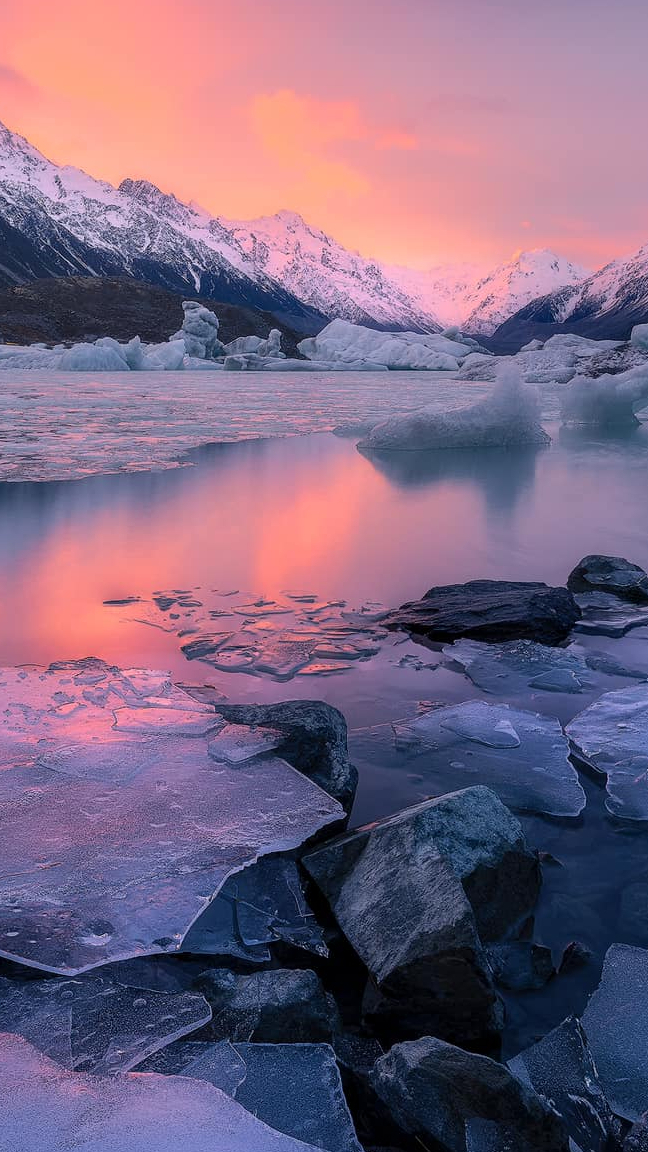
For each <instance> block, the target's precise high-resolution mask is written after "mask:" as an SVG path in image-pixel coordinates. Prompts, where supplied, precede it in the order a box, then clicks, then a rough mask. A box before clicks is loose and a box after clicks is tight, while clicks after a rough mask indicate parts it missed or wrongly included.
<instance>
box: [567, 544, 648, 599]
mask: <svg viewBox="0 0 648 1152" xmlns="http://www.w3.org/2000/svg"><path fill="white" fill-rule="evenodd" d="M567 587H568V588H569V589H570V590H571V591H572V592H610V593H612V594H613V595H615V596H618V597H619V598H620V599H621V600H630V601H631V602H633V603H635V604H647V603H648V574H647V573H646V572H644V570H643V568H640V567H639V565H638V564H632V563H631V562H630V561H629V560H624V559H623V557H622V556H585V557H584V558H583V559H582V560H579V562H578V564H577V565H576V567H575V568H574V569H573V570H572V571H571V572H570V573H569V576H568V578H567Z"/></svg>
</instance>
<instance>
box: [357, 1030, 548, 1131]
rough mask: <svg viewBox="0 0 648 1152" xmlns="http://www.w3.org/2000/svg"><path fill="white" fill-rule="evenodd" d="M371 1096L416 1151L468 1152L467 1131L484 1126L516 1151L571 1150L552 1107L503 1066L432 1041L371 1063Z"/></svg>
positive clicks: (404, 1047)
mask: <svg viewBox="0 0 648 1152" xmlns="http://www.w3.org/2000/svg"><path fill="white" fill-rule="evenodd" d="M371 1083H372V1086H373V1088H374V1091H375V1092H376V1094H377V1095H378V1097H379V1098H380V1100H381V1101H382V1102H383V1103H384V1104H385V1105H386V1106H387V1107H388V1108H389V1110H390V1113H391V1115H392V1117H393V1119H394V1121H395V1122H396V1123H397V1125H398V1127H399V1128H400V1129H401V1130H402V1132H403V1133H404V1134H405V1135H406V1136H410V1137H413V1138H414V1139H415V1140H418V1141H419V1142H420V1144H421V1147H424V1148H429V1147H430V1146H431V1147H434V1148H435V1149H439V1150H443V1152H467V1149H468V1148H469V1147H471V1148H474V1147H478V1146H479V1145H478V1144H476V1143H475V1142H474V1141H472V1140H471V1142H470V1144H469V1143H468V1141H467V1132H470V1131H471V1130H472V1132H475V1131H477V1130H479V1129H480V1128H482V1127H483V1126H486V1128H487V1130H488V1129H491V1130H492V1129H495V1130H496V1131H497V1132H501V1133H502V1136H504V1135H505V1136H506V1137H507V1138H508V1139H509V1140H510V1141H511V1142H510V1143H507V1144H499V1145H495V1144H493V1145H492V1147H501V1148H504V1147H511V1148H515V1149H519V1152H522V1150H524V1152H568V1149H569V1139H568V1136H567V1133H566V1131H565V1129H564V1126H563V1123H562V1121H561V1119H560V1117H559V1116H558V1114H557V1113H556V1112H554V1110H553V1109H552V1108H551V1106H550V1105H549V1104H548V1103H547V1102H546V1101H544V1100H542V1099H541V1098H540V1096H538V1095H537V1094H536V1092H534V1091H533V1089H532V1088H530V1087H528V1086H527V1085H525V1084H522V1083H521V1082H520V1081H519V1080H517V1079H516V1078H515V1077H514V1076H513V1075H512V1074H511V1073H510V1072H509V1070H508V1068H506V1067H505V1065H503V1064H498V1063H497V1062H496V1061H495V1060H490V1059H488V1057H486V1056H476V1055H474V1054H473V1053H470V1052H464V1051H463V1050H462V1049H461V1048H456V1047H454V1045H452V1044H446V1043H444V1041H443V1040H439V1039H436V1038H433V1037H429V1036H426V1037H423V1039H421V1040H413V1041H409V1042H406V1043H403V1044H396V1045H395V1046H394V1047H393V1048H392V1049H391V1051H390V1052H388V1053H387V1055H386V1056H383V1057H382V1058H381V1059H380V1060H378V1061H377V1062H376V1065H375V1068H374V1071H373V1073H372V1076H371Z"/></svg>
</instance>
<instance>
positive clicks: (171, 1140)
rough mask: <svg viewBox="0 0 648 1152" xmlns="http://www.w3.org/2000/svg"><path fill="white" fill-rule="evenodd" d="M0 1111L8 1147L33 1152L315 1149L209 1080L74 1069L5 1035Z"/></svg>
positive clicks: (0, 1039) (0, 1040)
mask: <svg viewBox="0 0 648 1152" xmlns="http://www.w3.org/2000/svg"><path fill="white" fill-rule="evenodd" d="M0 1113H1V1114H2V1141H3V1143H4V1145H5V1147H6V1148H11V1149H16V1150H17V1149H20V1148H23V1149H27V1148H28V1149H29V1152H54V1149H62V1148H69V1149H75V1150H77V1152H117V1149H118V1150H119V1152H151V1150H152V1149H155V1152H178V1149H179V1148H182V1149H185V1150H186V1152H252V1150H254V1152H316V1149H315V1147H314V1145H312V1144H306V1143H303V1142H302V1141H301V1140H295V1139H293V1138H292V1137H290V1136H286V1135H284V1134H283V1133H281V1132H277V1131H276V1129H274V1128H271V1127H269V1125H267V1124H264V1123H263V1121H262V1120H259V1119H257V1117H256V1116H253V1115H252V1113H251V1112H248V1111H247V1109H245V1108H244V1107H243V1106H242V1105H241V1104H239V1103H237V1101H236V1100H233V1099H231V1097H230V1096H228V1095H227V1094H226V1093H225V1092H221V1091H220V1089H218V1088H214V1087H213V1085H212V1084H208V1083H207V1082H206V1081H205V1080H193V1079H190V1078H189V1077H184V1076H159V1075H156V1074H155V1073H149V1074H147V1075H142V1074H141V1073H133V1072H126V1073H124V1075H122V1076H91V1075H88V1074H85V1073H79V1072H70V1071H68V1070H67V1069H64V1068H61V1067H60V1066H59V1065H58V1064H55V1063H54V1062H53V1061H52V1060H50V1059H48V1057H47V1056H44V1055H43V1054H42V1053H41V1052H39V1051H37V1049H36V1048H34V1047H32V1045H31V1044H28V1043H27V1041H26V1040H23V1039H22V1038H21V1037H18V1036H14V1035H10V1034H8V1033H2V1035H0Z"/></svg>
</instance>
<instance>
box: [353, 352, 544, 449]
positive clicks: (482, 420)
mask: <svg viewBox="0 0 648 1152" xmlns="http://www.w3.org/2000/svg"><path fill="white" fill-rule="evenodd" d="M549 443H550V437H549V436H548V435H547V433H546V432H545V431H544V429H543V428H542V427H541V425H540V423H539V406H538V401H537V398H536V395H535V392H534V391H533V390H532V389H529V388H527V387H526V386H525V385H523V384H522V383H521V381H520V377H519V374H518V373H516V371H515V369H511V368H509V369H507V370H506V371H505V372H503V373H502V374H501V375H500V376H499V377H498V380H497V384H496V386H495V388H494V389H493V391H492V393H491V395H490V396H487V397H486V398H485V399H484V400H478V401H477V403H476V404H471V405H469V406H468V407H466V408H456V409H453V410H451V411H449V412H445V413H440V412H439V411H438V409H437V408H436V407H430V408H422V409H420V411H418V412H409V413H406V414H405V415H402V416H391V417H389V419H387V420H384V421H383V422H382V423H381V424H377V425H376V426H375V428H373V429H372V430H371V432H370V433H369V434H368V436H365V437H364V438H363V439H362V440H360V442H359V444H358V448H360V449H388V448H389V449H400V450H408V451H427V450H429V449H433V448H506V447H508V446H509V445H513V444H538V445H542V444H549Z"/></svg>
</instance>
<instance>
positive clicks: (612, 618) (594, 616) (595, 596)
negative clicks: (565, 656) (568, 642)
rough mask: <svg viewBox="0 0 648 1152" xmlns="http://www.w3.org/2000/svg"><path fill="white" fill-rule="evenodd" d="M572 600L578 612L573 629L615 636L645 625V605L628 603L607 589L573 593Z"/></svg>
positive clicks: (647, 618) (647, 615)
mask: <svg viewBox="0 0 648 1152" xmlns="http://www.w3.org/2000/svg"><path fill="white" fill-rule="evenodd" d="M576 602H577V604H578V607H579V608H580V610H581V613H582V616H581V619H580V620H578V621H577V623H576V625H575V627H574V631H575V632H584V633H589V634H590V635H594V636H612V637H614V638H618V637H620V636H625V634H626V632H630V631H631V630H632V629H633V628H643V627H645V626H646V625H648V608H646V607H642V606H640V605H638V604H629V603H628V602H627V601H625V600H621V599H620V598H619V597H618V596H614V595H612V593H610V592H583V593H582V594H581V595H580V596H576Z"/></svg>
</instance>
